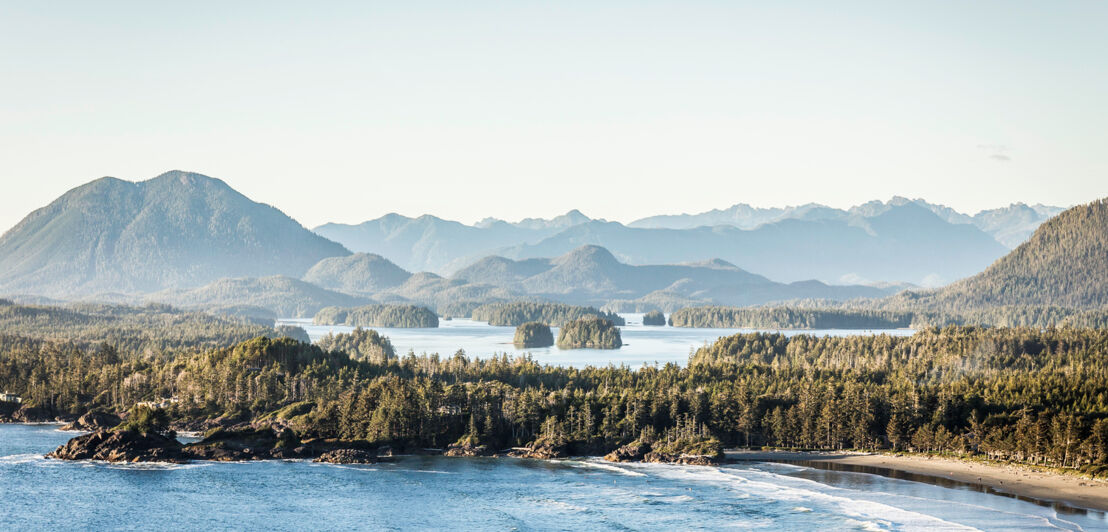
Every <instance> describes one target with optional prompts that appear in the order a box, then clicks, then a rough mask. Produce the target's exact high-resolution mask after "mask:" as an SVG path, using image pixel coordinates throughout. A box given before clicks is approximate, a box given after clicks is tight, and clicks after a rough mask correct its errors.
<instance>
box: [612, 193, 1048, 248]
mask: <svg viewBox="0 0 1108 532" xmlns="http://www.w3.org/2000/svg"><path fill="white" fill-rule="evenodd" d="M909 203H911V204H915V205H919V206H921V207H924V208H926V209H928V210H930V211H931V212H933V213H935V214H936V215H937V216H939V218H942V219H943V220H945V221H946V222H947V223H951V224H972V225H974V226H976V227H977V228H978V229H981V230H982V231H984V232H986V233H988V234H989V235H991V236H992V237H993V238H994V239H995V240H996V241H997V242H999V243H1001V244H1003V245H1005V246H1007V247H1008V248H1014V247H1016V246H1018V245H1019V244H1021V243H1023V242H1024V241H1026V240H1027V238H1028V237H1030V236H1031V233H1033V232H1034V231H1035V229H1036V228H1037V227H1038V226H1039V224H1042V223H1043V222H1045V221H1046V220H1047V219H1049V218H1050V217H1052V216H1054V215H1056V214H1058V213H1059V212H1062V210H1063V208H1062V207H1051V206H1047V205H1042V204H1037V205H1033V206H1028V205H1025V204H1023V203H1013V204H1012V205H1009V206H1007V207H1001V208H998V209H989V210H984V211H981V212H979V213H977V214H975V215H973V216H970V215H968V214H963V213H960V212H958V211H956V210H954V209H951V208H950V207H947V206H945V205H938V204H934V203H929V202H926V201H924V200H922V199H914V200H911V199H908V198H904V197H900V196H894V197H893V198H892V199H890V200H889V201H888V202H883V201H877V200H875V201H870V202H867V203H863V204H861V205H857V206H855V207H851V208H850V209H847V210H842V209H835V208H832V207H828V206H826V205H820V204H818V203H809V204H806V205H800V206H796V207H783V208H782V207H771V208H759V207H752V206H750V205H747V204H745V203H739V204H736V205H732V206H731V207H729V208H727V209H713V210H710V211H707V212H702V213H699V214H676V215H660V216H650V217H647V218H642V219H639V220H635V221H634V222H631V223H630V224H628V226H629V227H640V228H648V229H692V228H694V227H703V226H709V227H710V226H716V225H730V226H734V227H738V228H740V229H753V228H755V227H757V226H759V225H762V224H765V223H773V222H779V221H781V220H840V221H849V220H851V219H858V218H866V217H872V216H876V215H878V214H881V213H883V212H885V211H887V210H889V209H891V208H893V207H899V206H902V205H907V204H909Z"/></svg>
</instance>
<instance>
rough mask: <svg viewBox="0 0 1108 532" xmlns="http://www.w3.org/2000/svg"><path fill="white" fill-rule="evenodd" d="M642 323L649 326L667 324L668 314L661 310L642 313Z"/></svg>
mask: <svg viewBox="0 0 1108 532" xmlns="http://www.w3.org/2000/svg"><path fill="white" fill-rule="evenodd" d="M642 324H643V325H649V326H665V324H666V315H665V314H662V311H660V310H652V311H650V312H647V313H646V314H643V315H642Z"/></svg>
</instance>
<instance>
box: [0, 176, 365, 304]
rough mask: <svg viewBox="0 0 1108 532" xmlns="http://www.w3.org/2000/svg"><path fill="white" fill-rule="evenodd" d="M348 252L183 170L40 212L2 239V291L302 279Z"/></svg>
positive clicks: (81, 193)
mask: <svg viewBox="0 0 1108 532" xmlns="http://www.w3.org/2000/svg"><path fill="white" fill-rule="evenodd" d="M347 254H349V252H348V251H347V250H346V249H345V248H343V247H342V246H341V245H339V244H337V243H335V242H331V241H329V240H326V239H324V238H323V237H320V236H318V235H315V234H312V233H310V232H308V231H307V230H306V229H304V228H303V227H302V226H301V225H300V224H299V223H297V222H296V221H295V220H293V219H291V218H289V217H288V216H286V215H285V214H284V213H282V212H281V211H279V210H277V209H275V208H273V207H270V206H268V205H264V204H261V203H257V202H254V201H251V200H250V199H249V198H247V197H246V196H243V195H242V194H239V193H238V192H237V191H235V190H234V189H232V188H231V187H229V186H227V184H226V183H224V182H223V181H220V180H218V179H214V178H211V177H208V176H205V175H202V174H196V173H193V172H184V171H179V170H174V171H171V172H166V173H163V174H161V175H160V176H158V177H155V178H153V179H150V180H147V181H142V182H138V183H136V182H131V181H124V180H120V179H115V178H110V177H108V178H101V179H97V180H95V181H92V182H89V183H86V184H85V185H82V186H80V187H77V188H74V189H73V190H70V191H69V192H66V193H65V194H63V195H62V196H61V197H59V198H58V199H56V200H54V201H53V202H51V203H50V204H49V205H47V206H45V207H43V208H41V209H38V210H36V211H35V212H32V213H31V214H30V215H28V216H27V217H26V218H24V219H23V221H21V222H20V223H19V224H17V225H16V226H15V227H14V228H12V229H11V230H10V231H8V232H7V233H5V234H4V236H3V237H0V290H4V291H16V292H29V293H37V294H43V295H51V294H53V295H57V296H60V297H74V296H80V295H87V294H90V293H100V292H122V293H135V292H151V291H157V290H162V289H166V288H187V287H195V286H200V285H202V284H206V283H209V282H211V281H214V280H215V279H218V278H220V277H246V276H261V275H273V274H283V275H290V276H294V277H299V276H300V275H301V274H303V273H304V272H305V271H307V269H308V268H309V267H310V266H312V264H315V263H316V262H318V261H319V260H320V259H322V258H324V257H331V256H339V255H347Z"/></svg>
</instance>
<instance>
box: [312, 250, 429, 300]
mask: <svg viewBox="0 0 1108 532" xmlns="http://www.w3.org/2000/svg"><path fill="white" fill-rule="evenodd" d="M411 276H412V274H411V273H410V272H408V271H406V270H404V269H403V268H401V267H399V266H397V265H395V264H393V263H392V262H391V261H390V260H388V259H386V258H384V257H382V256H380V255H374V254H372V253H355V254H353V255H347V256H345V257H328V258H326V259H323V260H321V261H319V263H317V264H316V265H315V266H312V268H311V269H310V270H308V273H306V274H304V280H305V281H307V282H309V283H312V284H314V285H317V286H321V287H323V288H327V289H330V290H338V291H339V292H346V293H348V294H372V293H374V292H379V291H381V290H385V289H388V288H392V287H394V286H399V285H401V284H403V283H404V281H407V280H408V278H410V277H411Z"/></svg>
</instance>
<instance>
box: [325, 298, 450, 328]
mask: <svg viewBox="0 0 1108 532" xmlns="http://www.w3.org/2000/svg"><path fill="white" fill-rule="evenodd" d="M312 322H313V323H315V324H316V325H349V326H351V327H390V328H422V327H438V326H439V317H438V316H437V315H435V313H434V312H431V310H430V309H428V308H426V307H419V306H415V305H388V304H385V305H367V306H364V307H355V308H339V307H327V308H324V309H322V310H320V311H319V312H318V313H317V314H316V315H315V318H313V319H312Z"/></svg>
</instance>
